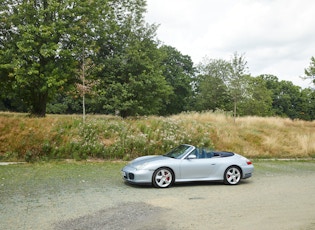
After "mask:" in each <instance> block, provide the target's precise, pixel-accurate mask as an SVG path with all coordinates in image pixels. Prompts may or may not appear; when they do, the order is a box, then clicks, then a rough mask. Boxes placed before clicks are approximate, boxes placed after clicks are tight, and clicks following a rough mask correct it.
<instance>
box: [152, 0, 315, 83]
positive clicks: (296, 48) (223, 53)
mask: <svg viewBox="0 0 315 230" xmlns="http://www.w3.org/2000/svg"><path fill="white" fill-rule="evenodd" d="M147 11H148V12H147V14H146V21H147V22H148V23H150V24H152V23H155V24H159V25H160V26H159V29H158V31H157V37H158V39H159V40H161V41H162V42H163V44H165V45H170V46H172V47H175V48H176V49H177V50H178V51H180V52H181V53H182V54H183V55H189V56H190V57H191V58H192V60H193V62H194V64H198V63H200V62H201V61H202V59H203V58H204V57H205V56H207V57H208V58H213V59H219V58H222V59H225V60H230V59H231V57H232V55H233V53H234V52H238V53H239V54H244V57H245V60H246V61H247V64H248V65H247V66H248V67H249V73H250V74H251V75H252V76H258V75H260V74H273V75H275V76H277V77H278V78H279V80H287V81H292V82H293V83H294V84H295V85H299V86H302V87H309V86H312V85H311V84H310V81H309V80H308V81H303V80H301V79H300V78H299V76H304V69H305V68H307V67H309V66H310V61H311V57H312V56H315V1H314V0H147Z"/></svg>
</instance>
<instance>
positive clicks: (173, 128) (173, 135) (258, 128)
mask: <svg viewBox="0 0 315 230" xmlns="http://www.w3.org/2000/svg"><path fill="white" fill-rule="evenodd" d="M181 143H188V144H193V145H198V146H206V147H210V148H214V149H218V150H227V151H234V152H238V153H240V154H242V155H245V156H247V157H250V158H266V157H267V158H292V157H296V158H306V157H313V158H314V157H315V122H306V121H300V120H297V121H293V120H290V119H285V118H277V117H272V118H262V117H241V118H237V119H236V121H235V122H234V119H233V118H232V117H231V116H230V115H228V114H224V113H211V112H205V113H182V114H179V115H174V116H170V117H155V116H150V117H139V118H132V119H121V118H120V117H115V116H105V115H104V116H101V115H91V116H87V120H86V122H85V123H83V122H82V118H81V116H76V115H75V116H69V115H48V116H47V117H46V118H40V119H38V118H29V117H27V116H26V115H23V114H10V113H0V160H17V161H18V160H26V161H37V160H49V159H66V158H72V159H77V160H80V159H87V158H104V159H124V160H129V159H132V158H134V157H137V156H141V155H149V154H162V153H165V152H166V151H168V150H170V149H171V148H173V147H175V146H176V145H179V144H181Z"/></svg>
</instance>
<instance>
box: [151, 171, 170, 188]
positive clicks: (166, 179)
mask: <svg viewBox="0 0 315 230" xmlns="http://www.w3.org/2000/svg"><path fill="white" fill-rule="evenodd" d="M173 182H174V173H173V171H172V170H170V169H168V168H159V169H157V170H155V172H154V173H153V178H152V183H153V185H154V186H155V187H157V188H167V187H169V186H171V185H172V184H173Z"/></svg>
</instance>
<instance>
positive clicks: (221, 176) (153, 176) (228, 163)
mask: <svg viewBox="0 0 315 230" xmlns="http://www.w3.org/2000/svg"><path fill="white" fill-rule="evenodd" d="M253 171H254V166H253V164H252V162H251V161H250V160H248V159H247V158H245V157H243V156H241V155H239V154H236V153H233V152H225V151H213V150H207V149H206V148H197V147H195V146H192V145H187V144H183V145H180V146H178V147H176V148H174V149H172V150H171V151H170V152H169V153H166V154H165V155H159V156H157V155H153V156H143V157H138V158H136V159H134V160H133V161H131V162H130V163H129V164H127V165H126V166H125V167H124V168H123V169H122V171H121V172H122V176H123V179H124V180H125V181H127V182H129V183H133V184H152V185H153V186H155V187H157V188H167V187H169V186H171V185H172V184H173V183H179V182H192V181H223V182H224V183H225V184H228V185H237V184H239V182H240V181H241V180H242V179H246V178H249V177H251V176H252V174H253Z"/></svg>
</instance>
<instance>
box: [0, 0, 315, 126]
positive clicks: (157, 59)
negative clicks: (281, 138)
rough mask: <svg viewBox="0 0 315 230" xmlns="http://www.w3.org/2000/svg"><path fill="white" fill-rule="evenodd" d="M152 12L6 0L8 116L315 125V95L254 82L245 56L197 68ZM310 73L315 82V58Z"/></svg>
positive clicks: (0, 29) (97, 3)
mask: <svg viewBox="0 0 315 230" xmlns="http://www.w3.org/2000/svg"><path fill="white" fill-rule="evenodd" d="M145 12H146V1H145V0H82V1H76V0H61V1H60V0H58V1H57V0H36V1H29V0H27V1H21V0H2V1H1V2H0V15H1V17H0V80H1V89H0V110H5V111H7V110H9V111H17V112H28V113H30V114H31V115H33V116H38V117H42V116H45V115H46V113H81V112H82V110H83V113H84V114H85V110H86V111H87V112H88V113H98V114H119V115H120V116H122V117H128V116H137V115H170V114H176V113H181V112H183V111H189V110H190V111H204V110H211V111H216V110H221V111H226V112H229V113H233V114H234V116H246V115H256V116H282V117H289V118H291V119H305V120H314V119H315V114H314V111H315V93H314V89H312V88H307V89H302V88H301V87H299V86H295V85H294V84H293V83H292V82H289V81H279V79H278V77H277V76H274V75H271V74H263V75H260V76H256V77H255V76H252V75H251V74H250V73H249V71H248V67H247V61H246V60H245V55H239V54H238V53H237V52H235V53H234V54H233V55H232V58H231V59H230V60H223V59H207V58H205V59H204V60H203V61H202V62H201V63H198V64H197V65H195V64H194V63H193V62H192V59H191V57H190V56H188V55H184V54H182V53H181V52H180V51H178V50H177V49H176V48H175V47H172V46H169V45H167V44H162V43H161V41H159V39H158V38H157V35H156V31H157V29H158V26H157V25H155V24H148V23H146V22H145V20H144V14H145ZM305 76H306V78H308V79H311V80H312V81H313V83H314V85H315V59H314V57H312V58H311V62H310V66H309V67H307V68H306V69H305Z"/></svg>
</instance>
